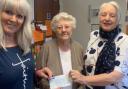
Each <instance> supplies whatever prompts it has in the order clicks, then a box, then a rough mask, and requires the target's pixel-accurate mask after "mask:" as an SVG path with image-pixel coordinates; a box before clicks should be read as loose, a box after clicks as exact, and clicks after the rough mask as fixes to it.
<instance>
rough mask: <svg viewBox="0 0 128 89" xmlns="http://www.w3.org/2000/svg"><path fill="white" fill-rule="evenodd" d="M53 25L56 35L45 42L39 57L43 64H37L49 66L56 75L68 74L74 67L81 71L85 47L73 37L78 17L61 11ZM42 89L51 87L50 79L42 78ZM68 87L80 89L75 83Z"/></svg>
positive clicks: (54, 19)
mask: <svg viewBox="0 0 128 89" xmlns="http://www.w3.org/2000/svg"><path fill="white" fill-rule="evenodd" d="M51 26H52V30H53V31H54V32H55V35H56V37H55V39H53V40H51V41H49V42H47V43H46V44H44V46H43V48H42V51H41V53H40V58H39V60H40V61H41V62H40V63H41V64H37V66H39V65H40V66H41V67H43V68H44V67H48V68H49V69H50V70H51V71H52V72H53V75H54V76H57V75H68V74H69V72H70V71H71V70H72V69H75V70H78V71H81V70H82V66H83V48H82V46H81V45H80V44H79V43H78V42H76V41H74V40H73V39H72V38H71V36H72V32H73V31H74V30H75V28H76V19H75V18H74V17H73V16H72V15H70V14H68V13H66V12H60V13H58V14H57V15H55V16H54V17H53V19H52V22H51ZM39 71H40V70H38V71H37V72H39ZM38 74H39V75H41V74H42V73H41V72H40V73H38ZM40 89H49V84H48V81H46V80H45V81H44V79H42V81H41V82H40ZM65 89H67V88H65ZM68 89H78V84H76V83H75V84H73V86H72V88H71V87H70V88H68Z"/></svg>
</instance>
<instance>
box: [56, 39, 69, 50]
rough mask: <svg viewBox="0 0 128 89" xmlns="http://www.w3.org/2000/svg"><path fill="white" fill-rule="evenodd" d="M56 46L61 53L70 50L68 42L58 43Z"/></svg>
mask: <svg viewBox="0 0 128 89" xmlns="http://www.w3.org/2000/svg"><path fill="white" fill-rule="evenodd" d="M58 45H59V48H60V50H62V51H68V50H69V49H70V40H67V41H62V40H61V41H58Z"/></svg>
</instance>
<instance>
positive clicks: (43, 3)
mask: <svg viewBox="0 0 128 89" xmlns="http://www.w3.org/2000/svg"><path fill="white" fill-rule="evenodd" d="M59 9H60V6H59V0H34V10H35V12H34V16H35V17H34V19H35V21H42V22H43V23H44V22H45V20H46V19H49V20H51V19H52V17H53V16H54V15H55V14H57V13H58V12H59Z"/></svg>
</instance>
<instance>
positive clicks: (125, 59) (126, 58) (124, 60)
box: [115, 40, 128, 75]
mask: <svg viewBox="0 0 128 89" xmlns="http://www.w3.org/2000/svg"><path fill="white" fill-rule="evenodd" d="M127 44H128V40H124V41H123V43H122V45H121V46H120V53H119V56H117V58H116V64H117V65H116V66H115V70H116V71H119V72H121V73H123V74H124V75H126V74H127V73H128V46H127Z"/></svg>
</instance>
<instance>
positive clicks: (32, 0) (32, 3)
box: [28, 0, 34, 20]
mask: <svg viewBox="0 0 128 89" xmlns="http://www.w3.org/2000/svg"><path fill="white" fill-rule="evenodd" d="M28 1H29V3H30V5H31V7H32V19H33V20H34V0H28Z"/></svg>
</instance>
